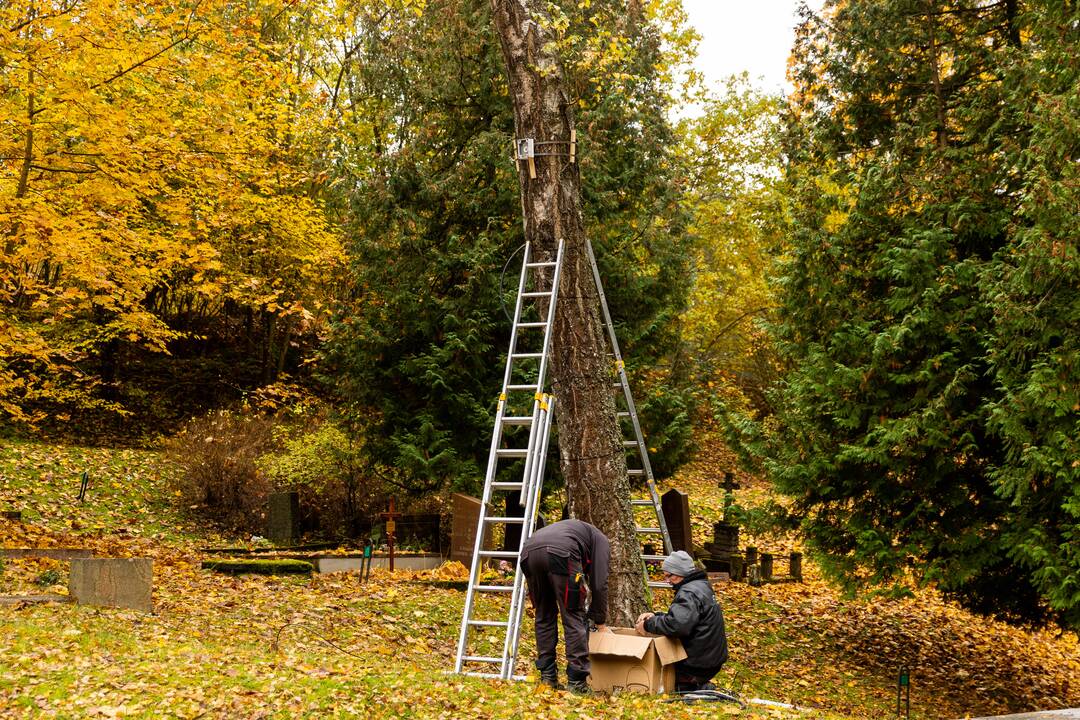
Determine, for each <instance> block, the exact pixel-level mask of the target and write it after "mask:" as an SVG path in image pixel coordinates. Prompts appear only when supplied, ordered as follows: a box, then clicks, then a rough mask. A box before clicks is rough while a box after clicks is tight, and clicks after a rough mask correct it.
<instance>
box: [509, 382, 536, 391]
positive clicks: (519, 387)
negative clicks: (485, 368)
mask: <svg viewBox="0 0 1080 720" xmlns="http://www.w3.org/2000/svg"><path fill="white" fill-rule="evenodd" d="M506 389H507V390H536V389H537V385H536V383H533V384H532V385H507V386H506Z"/></svg>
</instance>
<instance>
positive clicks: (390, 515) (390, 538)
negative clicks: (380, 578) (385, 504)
mask: <svg viewBox="0 0 1080 720" xmlns="http://www.w3.org/2000/svg"><path fill="white" fill-rule="evenodd" d="M380 516H381V517H383V518H385V519H386V545H387V548H388V549H389V551H390V572H394V531H395V530H396V529H397V527H396V525H397V523H396V522H394V520H395V519H396V518H399V517H401V513H399V512H394V498H390V510H389V511H387V512H384V513H380Z"/></svg>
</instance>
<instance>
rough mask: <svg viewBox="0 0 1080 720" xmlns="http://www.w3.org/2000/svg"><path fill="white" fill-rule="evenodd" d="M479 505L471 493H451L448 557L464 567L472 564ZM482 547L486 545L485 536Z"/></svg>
mask: <svg viewBox="0 0 1080 720" xmlns="http://www.w3.org/2000/svg"><path fill="white" fill-rule="evenodd" d="M480 506H481V502H480V500H479V499H478V498H474V497H472V496H471V495H464V494H462V493H454V495H453V525H452V526H451V527H452V529H451V531H450V559H451V560H456V561H457V562H459V563H461V564H462V565H464V566H465V567H471V566H472V555H473V549H474V547H475V545H476V527H477V524H478V523H479V522H480ZM485 534H486V533H485ZM484 547H487V542H486V538H485V543H484ZM395 560H396V558H395ZM396 564H397V563H396V562H395V565H396Z"/></svg>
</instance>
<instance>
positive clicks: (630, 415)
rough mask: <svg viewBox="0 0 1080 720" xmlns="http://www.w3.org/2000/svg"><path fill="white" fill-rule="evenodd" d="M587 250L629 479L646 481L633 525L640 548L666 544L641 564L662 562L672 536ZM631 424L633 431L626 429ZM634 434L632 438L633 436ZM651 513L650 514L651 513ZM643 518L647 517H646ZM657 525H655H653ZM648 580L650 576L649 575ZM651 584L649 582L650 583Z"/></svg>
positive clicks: (601, 288) (656, 584)
mask: <svg viewBox="0 0 1080 720" xmlns="http://www.w3.org/2000/svg"><path fill="white" fill-rule="evenodd" d="M585 250H586V251H587V252H588V255H589V265H590V266H591V267H592V274H593V281H594V282H595V283H596V292H597V293H598V294H599V295H600V311H601V313H602V314H603V323H604V329H605V330H607V336H608V342H609V343H610V344H611V356H612V358H614V360H615V371H616V372H617V373H618V376H619V381H618V383H616V385H615V387H616V388H617V389H621V390H622V397H623V402H624V403H625V406H626V407H625V409H624V410H620V411H619V412H618V416H619V428H620V430H621V431H622V435H623V441H622V443H623V447H624V448H627V449H637V452H636V453H629V454H631V455H633V456H634V457H635V458H636V460H637V461H638V462H639V463H640V467H636V468H634V467H630V459H629V458H627V474H628V475H629V476H630V481H631V485H633V480H634V478H642V477H644V478H645V488H646V491H647V492H648V497H647V498H634V499H633V500H631V505H632V506H633V507H632V509H633V511H634V525H635V527H636V529H637V533H638V540H639V544H640V543H644V542H647V541H649V540H653V541H654V542H655V537H656V536H657V535H659V536H660V540H661V543H662V544H663V548H664V554H663V555H646V554H645V553H642V555H641V561H642V563H646V562H647V561H650V560H652V561H656V560H663V559H664V558H665V557H666V556H668V555H670V554H671V535H670V534H668V529H667V523H666V522H665V521H664V513H663V510H662V508H661V507H660V495H659V493H658V492H657V491H656V480H655V478H654V477H653V471H652V465H651V464H650V463H649V449H648V446H646V445H645V436H644V435H643V434H642V432H641V422H640V421H639V419H638V414H637V407H636V406H635V405H634V396H633V394H632V393H631V392H630V382H629V380H628V379H627V377H626V366H625V363H624V362H623V359H622V353H621V352H620V351H619V340H618V338H616V337H615V326H614V324H613V323H612V322H611V312H610V311H609V310H608V304H607V296H605V295H604V284H603V283H602V282H601V281H600V268H599V267H598V266H597V264H596V256H595V255H594V254H593V249H592V243H591V242H589V241H588V239H586V240H585ZM627 420H628V421H629V424H630V428H629V429H628V428H627V427H626V425H625V421H627ZM631 432H632V434H631ZM650 509H651V511H652V512H651V513H650V512H648V510H650ZM643 516H644V517H643ZM654 523H655V524H654ZM646 579H648V573H647V572H646ZM647 581H648V580H647ZM648 584H649V587H664V588H669V587H671V584H670V583H666V582H653V581H648Z"/></svg>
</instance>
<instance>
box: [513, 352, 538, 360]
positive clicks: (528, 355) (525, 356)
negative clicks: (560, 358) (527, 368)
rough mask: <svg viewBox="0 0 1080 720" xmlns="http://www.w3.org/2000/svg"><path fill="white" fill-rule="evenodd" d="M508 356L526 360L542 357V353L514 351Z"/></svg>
mask: <svg viewBox="0 0 1080 720" xmlns="http://www.w3.org/2000/svg"><path fill="white" fill-rule="evenodd" d="M510 357H512V358H514V359H515V360H528V359H530V358H542V357H544V353H514V354H513V355H511V356H510Z"/></svg>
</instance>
